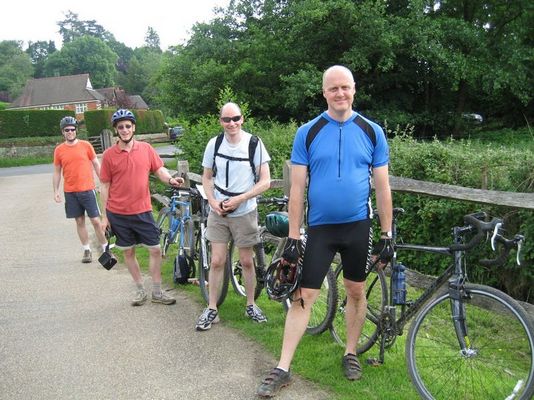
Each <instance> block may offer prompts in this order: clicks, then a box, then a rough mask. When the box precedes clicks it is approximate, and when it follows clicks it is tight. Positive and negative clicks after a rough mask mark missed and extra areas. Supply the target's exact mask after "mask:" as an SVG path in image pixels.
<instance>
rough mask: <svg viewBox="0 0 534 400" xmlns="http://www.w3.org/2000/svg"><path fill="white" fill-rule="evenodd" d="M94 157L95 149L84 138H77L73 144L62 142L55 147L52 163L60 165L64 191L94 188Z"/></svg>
mask: <svg viewBox="0 0 534 400" xmlns="http://www.w3.org/2000/svg"><path fill="white" fill-rule="evenodd" d="M95 157H96V153H95V149H94V148H93V146H92V145H91V143H89V142H87V141H85V140H78V142H76V144H74V145H68V144H66V143H62V144H60V145H59V146H57V147H56V148H55V150H54V165H59V166H61V170H62V172H63V181H64V182H63V190H64V191H65V192H83V191H86V190H93V189H94V188H95V180H94V178H93V163H92V161H93V160H94V159H95Z"/></svg>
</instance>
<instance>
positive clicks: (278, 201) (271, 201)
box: [256, 196, 289, 207]
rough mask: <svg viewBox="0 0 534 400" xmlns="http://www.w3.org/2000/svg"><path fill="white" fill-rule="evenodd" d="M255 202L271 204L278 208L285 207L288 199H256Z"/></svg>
mask: <svg viewBox="0 0 534 400" xmlns="http://www.w3.org/2000/svg"><path fill="white" fill-rule="evenodd" d="M256 201H257V202H258V204H272V205H277V206H279V207H282V206H286V205H287V203H288V202H289V198H288V197H287V196H284V197H261V196H260V197H257V198H256Z"/></svg>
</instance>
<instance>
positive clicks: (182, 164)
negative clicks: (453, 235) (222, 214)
mask: <svg viewBox="0 0 534 400" xmlns="http://www.w3.org/2000/svg"><path fill="white" fill-rule="evenodd" d="M289 168H290V163H289V161H286V164H285V165H284V169H283V178H282V179H273V180H272V181H271V187H272V188H283V189H284V193H285V194H286V195H289V187H290V185H291V182H290V179H289V176H290V175H289ZM172 173H174V174H178V175H181V176H185V177H186V178H187V179H188V181H189V180H190V181H193V182H200V181H201V177H200V175H198V174H196V173H193V172H191V171H189V163H188V162H187V161H178V166H177V171H172ZM187 183H189V182H187ZM389 183H390V185H391V190H393V191H394V192H404V193H412V194H423V195H428V196H433V197H440V198H446V199H453V200H463V201H471V202H475V203H482V204H491V205H499V206H508V207H514V208H521V209H527V210H534V193H515V192H501V191H498V190H482V189H473V188H466V187H462V186H455V185H445V184H442V183H433V182H424V181H418V180H415V179H409V178H401V177H397V176H391V175H390V177H389Z"/></svg>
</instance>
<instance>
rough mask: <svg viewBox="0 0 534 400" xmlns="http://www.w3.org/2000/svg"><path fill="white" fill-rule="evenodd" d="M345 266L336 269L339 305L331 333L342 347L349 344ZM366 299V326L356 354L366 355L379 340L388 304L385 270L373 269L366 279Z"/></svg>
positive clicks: (363, 328)
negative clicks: (382, 316) (344, 282)
mask: <svg viewBox="0 0 534 400" xmlns="http://www.w3.org/2000/svg"><path fill="white" fill-rule="evenodd" d="M342 270H343V266H342V264H340V265H339V266H338V268H337V269H336V282H337V287H338V294H339V303H338V306H337V310H336V315H335V318H334V321H333V322H332V326H331V327H330V333H331V335H332V337H333V338H334V340H335V341H336V342H337V343H339V344H340V345H341V346H345V344H346V343H347V325H346V323H345V307H346V305H347V296H346V295H345V285H344V284H343V273H342ZM365 286H366V298H367V315H366V319H365V324H364V325H363V327H362V332H361V334H360V338H359V340H358V346H357V348H356V352H357V353H358V354H362V353H365V352H366V351H367V350H369V349H370V348H371V347H372V346H373V345H374V344H375V342H376V340H377V339H378V334H379V325H378V324H379V318H380V315H381V313H382V310H383V309H384V307H385V306H386V304H387V299H388V288H387V281H386V275H385V274H384V271H383V269H373V270H371V272H369V274H368V275H367V279H366V283H365Z"/></svg>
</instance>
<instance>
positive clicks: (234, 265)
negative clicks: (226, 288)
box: [228, 240, 265, 300]
mask: <svg viewBox="0 0 534 400" xmlns="http://www.w3.org/2000/svg"><path fill="white" fill-rule="evenodd" d="M258 251H263V247H261V248H260V247H259V246H255V247H254V252H253V262H254V271H255V272H256V274H255V275H256V285H255V287H254V300H256V299H257V298H258V297H259V296H260V294H261V291H262V289H263V287H264V283H263V273H264V268H265V267H260V266H259V265H258V259H261V257H262V255H259V254H258ZM228 257H229V262H228V268H229V271H228V275H229V276H230V282H232V286H233V288H234V291H235V292H236V293H237V294H238V295H240V296H244V297H246V296H247V292H246V289H245V281H244V277H243V267H242V266H241V262H240V261H239V250H238V249H237V248H236V247H235V245H234V241H233V240H232V241H231V242H230V245H229V246H228ZM263 257H264V258H265V255H263ZM260 274H261V275H260Z"/></svg>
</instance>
